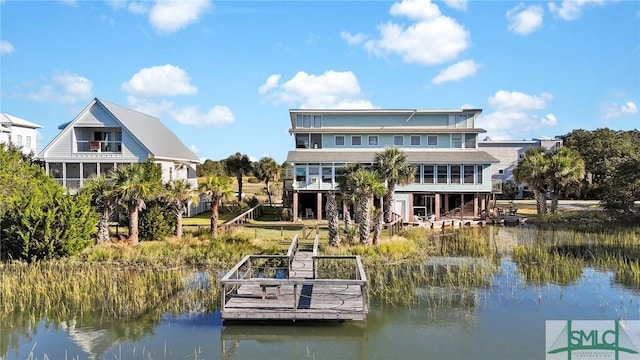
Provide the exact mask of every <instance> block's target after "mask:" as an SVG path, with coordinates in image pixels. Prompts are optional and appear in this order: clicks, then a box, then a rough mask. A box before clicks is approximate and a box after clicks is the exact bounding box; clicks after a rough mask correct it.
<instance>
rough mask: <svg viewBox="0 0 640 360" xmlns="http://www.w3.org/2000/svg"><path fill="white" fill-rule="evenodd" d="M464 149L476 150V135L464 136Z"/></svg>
mask: <svg viewBox="0 0 640 360" xmlns="http://www.w3.org/2000/svg"><path fill="white" fill-rule="evenodd" d="M464 147H465V148H467V149H475V147H476V134H464Z"/></svg>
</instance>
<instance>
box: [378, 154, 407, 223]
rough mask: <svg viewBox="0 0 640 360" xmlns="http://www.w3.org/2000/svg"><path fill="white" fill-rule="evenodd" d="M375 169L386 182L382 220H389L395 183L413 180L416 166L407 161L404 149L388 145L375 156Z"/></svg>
mask: <svg viewBox="0 0 640 360" xmlns="http://www.w3.org/2000/svg"><path fill="white" fill-rule="evenodd" d="M374 161H375V169H376V170H377V171H378V172H379V173H380V175H381V176H382V179H383V180H384V181H385V182H386V183H387V192H386V193H385V194H384V201H383V208H384V221H385V222H391V206H392V205H393V196H394V193H395V190H396V185H406V184H410V183H411V181H413V176H414V174H415V173H416V166H415V165H413V164H410V163H409V162H408V161H407V155H406V154H405V153H404V151H402V150H400V149H398V148H396V147H389V148H386V149H385V150H384V151H383V152H380V153H377V154H376V156H375V160H374Z"/></svg>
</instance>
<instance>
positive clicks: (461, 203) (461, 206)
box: [460, 194, 464, 219]
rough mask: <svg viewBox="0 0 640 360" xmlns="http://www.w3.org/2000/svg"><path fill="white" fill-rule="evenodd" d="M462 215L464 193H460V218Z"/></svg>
mask: <svg viewBox="0 0 640 360" xmlns="http://www.w3.org/2000/svg"><path fill="white" fill-rule="evenodd" d="M463 217H464V194H460V219H462V218H463Z"/></svg>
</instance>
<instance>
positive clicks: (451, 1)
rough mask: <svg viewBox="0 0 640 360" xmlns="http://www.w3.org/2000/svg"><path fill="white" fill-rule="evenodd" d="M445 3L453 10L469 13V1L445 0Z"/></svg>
mask: <svg viewBox="0 0 640 360" xmlns="http://www.w3.org/2000/svg"><path fill="white" fill-rule="evenodd" d="M444 3H445V4H446V5H447V6H448V7H450V8H452V9H456V10H460V11H467V3H468V1H467V0H444Z"/></svg>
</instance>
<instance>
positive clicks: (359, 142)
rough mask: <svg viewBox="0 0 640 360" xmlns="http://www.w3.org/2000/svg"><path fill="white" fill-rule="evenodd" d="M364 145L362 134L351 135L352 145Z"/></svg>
mask: <svg viewBox="0 0 640 360" xmlns="http://www.w3.org/2000/svg"><path fill="white" fill-rule="evenodd" d="M360 145H362V136H360V135H352V136H351V146H360Z"/></svg>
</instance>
